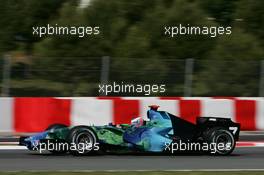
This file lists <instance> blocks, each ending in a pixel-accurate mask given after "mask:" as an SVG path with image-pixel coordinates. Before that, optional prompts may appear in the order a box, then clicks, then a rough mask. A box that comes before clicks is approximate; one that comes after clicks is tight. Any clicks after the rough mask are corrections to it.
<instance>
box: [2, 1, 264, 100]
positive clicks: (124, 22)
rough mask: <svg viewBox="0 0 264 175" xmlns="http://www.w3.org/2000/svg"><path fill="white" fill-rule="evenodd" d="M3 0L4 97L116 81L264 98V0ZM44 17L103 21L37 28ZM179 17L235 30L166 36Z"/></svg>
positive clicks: (73, 92)
mask: <svg viewBox="0 0 264 175" xmlns="http://www.w3.org/2000/svg"><path fill="white" fill-rule="evenodd" d="M0 4H1V6H0V86H1V87H0V88H1V95H2V96H57V97H58V96H97V95H99V93H98V90H99V88H98V84H100V83H111V82H114V81H115V82H125V83H127V84H129V83H135V84H148V83H151V84H165V85H166V93H164V94H151V95H157V96H162V95H163V96H264V49H263V48H264V47H263V46H264V1H263V0H254V1H252V0H232V1H230V0H162V1H161V0H144V1H142V0H133V1H127V0H109V1H106V0H81V1H77V0H45V1H39V0H8V1H7V0H0ZM47 24H51V25H52V24H54V25H55V24H58V25H61V26H100V35H95V36H88V37H84V38H79V37H76V36H66V35H65V36H48V37H43V38H39V37H37V36H33V35H32V32H33V30H32V27H35V26H47ZM179 24H183V25H187V24H190V26H209V27H210V26H224V27H226V26H231V27H232V35H223V36H218V37H216V38H211V37H209V36H201V35H200V36H198V35H186V36H183V35H181V36H177V37H174V38H169V37H166V36H165V35H164V27H165V26H168V25H171V26H178V25H179ZM111 95H117V96H119V95H123V96H126V95H131V94H111ZM133 95H135V94H133ZM138 95H141V96H142V95H143V94H138Z"/></svg>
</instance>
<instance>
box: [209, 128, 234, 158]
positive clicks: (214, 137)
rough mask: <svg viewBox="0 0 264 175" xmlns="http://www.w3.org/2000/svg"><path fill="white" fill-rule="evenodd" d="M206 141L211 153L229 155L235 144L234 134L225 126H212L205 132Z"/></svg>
mask: <svg viewBox="0 0 264 175" xmlns="http://www.w3.org/2000/svg"><path fill="white" fill-rule="evenodd" d="M206 140H207V143H208V144H209V147H210V154H212V155H229V154H231V153H232V152H233V150H234V149H235V146H236V141H235V138H234V135H233V134H232V133H231V132H230V131H229V130H227V129H225V128H218V127H216V128H212V129H210V130H209V131H208V132H207V138H206Z"/></svg>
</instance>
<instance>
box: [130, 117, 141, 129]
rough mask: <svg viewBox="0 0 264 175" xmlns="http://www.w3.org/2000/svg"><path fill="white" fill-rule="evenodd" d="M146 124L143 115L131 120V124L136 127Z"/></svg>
mask: <svg viewBox="0 0 264 175" xmlns="http://www.w3.org/2000/svg"><path fill="white" fill-rule="evenodd" d="M143 124H144V120H143V118H142V117H137V118H134V119H132V120H131V125H132V126H135V127H140V126H142V125H143Z"/></svg>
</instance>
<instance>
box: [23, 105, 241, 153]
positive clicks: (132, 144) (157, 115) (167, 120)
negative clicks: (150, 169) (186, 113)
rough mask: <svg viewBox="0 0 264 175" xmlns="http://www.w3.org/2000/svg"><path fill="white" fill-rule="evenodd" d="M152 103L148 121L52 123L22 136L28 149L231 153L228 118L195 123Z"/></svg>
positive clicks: (233, 127)
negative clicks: (94, 123)
mask: <svg viewBox="0 0 264 175" xmlns="http://www.w3.org/2000/svg"><path fill="white" fill-rule="evenodd" d="M158 107H159V106H156V105H152V106H150V109H149V110H148V111H147V118H148V120H147V121H145V120H143V119H142V118H141V117H138V118H135V119H133V120H132V121H131V124H121V125H119V126H116V125H113V124H109V125H106V126H83V125H82V126H75V127H67V126H65V125H61V124H54V125H51V126H50V127H48V128H47V129H46V131H44V132H41V133H39V134H36V135H33V136H29V137H21V138H20V141H19V144H20V145H24V146H26V147H27V148H28V149H29V150H38V151H39V150H40V151H42V150H48V151H50V152H51V153H66V152H70V153H71V154H74V155H87V154H91V153H99V152H117V153H126V152H128V153H133V152H170V153H177V152H180V151H184V152H188V151H191V152H193V151H199V152H201V151H202V152H206V153H210V154H214V155H228V154H231V153H232V151H233V150H234V148H235V145H236V141H238V138H239V132H240V124H238V123H234V122H232V121H231V119H228V118H216V117H197V120H196V124H193V123H190V122H188V121H186V120H184V119H182V118H180V117H177V116H174V115H172V114H170V113H168V112H165V111H159V110H158Z"/></svg>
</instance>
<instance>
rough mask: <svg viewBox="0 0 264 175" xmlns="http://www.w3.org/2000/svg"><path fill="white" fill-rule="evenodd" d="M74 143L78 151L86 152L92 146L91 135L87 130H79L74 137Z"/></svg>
mask: <svg viewBox="0 0 264 175" xmlns="http://www.w3.org/2000/svg"><path fill="white" fill-rule="evenodd" d="M75 141H76V142H75V143H76V144H77V149H78V152H79V153H83V154H86V153H88V152H90V151H91V150H92V148H93V143H94V139H93V136H92V135H91V134H90V133H88V132H80V133H78V134H77V135H76V137H75Z"/></svg>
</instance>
